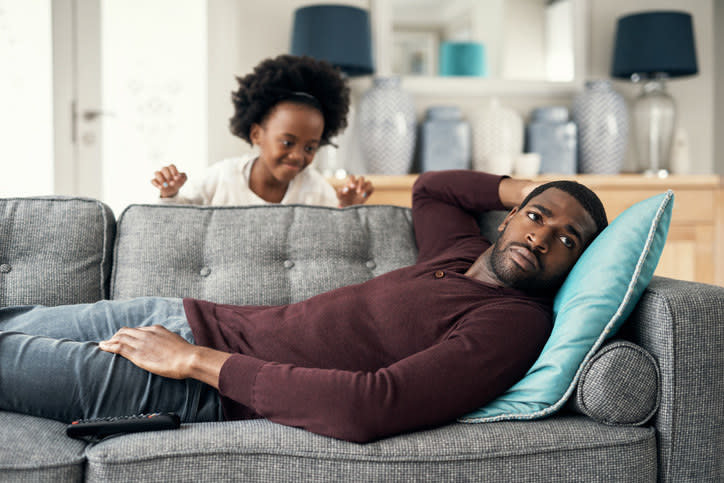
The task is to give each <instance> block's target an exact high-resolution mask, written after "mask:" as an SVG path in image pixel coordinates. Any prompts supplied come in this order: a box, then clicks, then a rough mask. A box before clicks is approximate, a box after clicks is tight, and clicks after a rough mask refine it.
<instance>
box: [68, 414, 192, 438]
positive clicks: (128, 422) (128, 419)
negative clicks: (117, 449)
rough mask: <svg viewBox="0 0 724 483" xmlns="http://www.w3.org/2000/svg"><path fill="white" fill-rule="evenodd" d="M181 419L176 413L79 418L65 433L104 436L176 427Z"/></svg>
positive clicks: (74, 436) (86, 436) (81, 436)
mask: <svg viewBox="0 0 724 483" xmlns="http://www.w3.org/2000/svg"><path fill="white" fill-rule="evenodd" d="M180 425H181V419H180V418H179V417H178V415H176V414H174V413H152V414H134V415H131V416H117V417H108V418H96V419H79V420H77V421H73V422H72V423H70V424H69V425H68V426H67V427H66V429H65V434H67V435H68V436H70V437H71V438H104V437H106V436H110V435H112V434H118V433H133V432H136V431H157V430H160V429H176V428H178V427H179V426H180Z"/></svg>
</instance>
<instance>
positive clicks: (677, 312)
mask: <svg viewBox="0 0 724 483" xmlns="http://www.w3.org/2000/svg"><path fill="white" fill-rule="evenodd" d="M621 335H622V336H624V337H625V338H628V339H630V340H631V341H633V342H635V343H637V344H639V345H640V346H642V347H644V348H645V349H647V350H648V351H649V352H650V353H651V354H652V355H653V356H654V357H655V358H656V360H657V362H658V364H659V368H660V371H661V400H660V407H659V411H658V413H657V415H656V417H655V420H654V425H655V426H656V430H657V433H658V446H659V479H660V481H724V463H722V458H721V455H722V454H724V398H723V396H724V287H719V286H714V285H706V284H701V283H695V282H686V281H682V280H674V279H669V278H663V277H654V278H653V280H652V281H651V283H650V284H649V287H648V288H647V289H646V291H645V292H644V294H643V296H642V298H641V300H640V301H639V303H638V305H637V307H636V309H635V310H634V312H633V314H632V315H631V317H630V319H629V321H628V322H627V323H626V324H624V327H623V329H622V333H621Z"/></svg>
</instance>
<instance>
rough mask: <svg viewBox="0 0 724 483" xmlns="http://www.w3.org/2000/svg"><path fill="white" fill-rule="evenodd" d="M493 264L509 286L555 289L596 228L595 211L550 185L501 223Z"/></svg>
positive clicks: (491, 257) (501, 279)
mask: <svg viewBox="0 0 724 483" xmlns="http://www.w3.org/2000/svg"><path fill="white" fill-rule="evenodd" d="M498 231H500V232H501V234H500V238H498V240H497V242H496V243H495V245H494V246H493V248H492V253H491V256H490V259H489V264H490V268H491V270H492V272H493V273H494V274H495V276H496V277H497V278H498V279H499V280H500V281H501V282H502V283H503V285H505V286H509V287H513V288H517V289H520V290H524V291H527V292H530V293H550V292H552V291H554V290H556V289H557V288H558V287H559V286H560V285H561V284H562V283H563V281H564V280H565V278H566V276H567V275H568V272H569V271H570V270H571V268H573V265H574V264H575V263H576V260H578V258H579V257H580V256H581V254H582V253H583V250H584V248H585V247H586V246H587V245H588V243H589V242H590V241H591V239H592V238H593V234H594V233H595V232H596V224H595V222H594V221H593V218H592V217H591V215H590V214H589V213H588V212H587V211H586V210H585V209H584V208H583V207H582V206H581V205H580V204H579V203H578V201H577V200H576V199H575V198H574V197H573V196H571V195H569V194H568V193H566V192H565V191H562V190H559V189H557V188H549V189H547V190H545V191H543V192H542V193H541V194H539V195H538V196H536V197H534V198H532V199H531V200H530V201H529V202H528V204H526V205H525V206H524V207H522V208H520V209H519V208H514V209H513V210H512V211H511V212H510V213H509V214H508V216H507V217H506V218H505V220H504V221H503V223H502V224H501V225H500V227H498Z"/></svg>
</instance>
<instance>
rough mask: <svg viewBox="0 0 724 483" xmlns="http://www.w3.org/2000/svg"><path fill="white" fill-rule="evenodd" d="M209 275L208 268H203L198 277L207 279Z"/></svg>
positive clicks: (209, 270)
mask: <svg viewBox="0 0 724 483" xmlns="http://www.w3.org/2000/svg"><path fill="white" fill-rule="evenodd" d="M210 274H211V269H210V268H209V267H204V268H202V269H201V270H200V271H199V275H201V276H202V277H208V276H209V275H210Z"/></svg>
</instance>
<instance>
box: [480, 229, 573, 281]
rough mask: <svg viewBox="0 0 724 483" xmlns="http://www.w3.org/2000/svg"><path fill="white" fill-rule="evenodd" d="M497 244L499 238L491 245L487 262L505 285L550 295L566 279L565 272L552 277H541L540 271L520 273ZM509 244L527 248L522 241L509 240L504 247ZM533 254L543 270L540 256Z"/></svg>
mask: <svg viewBox="0 0 724 483" xmlns="http://www.w3.org/2000/svg"><path fill="white" fill-rule="evenodd" d="M503 233H505V232H503ZM501 235H502V234H501ZM499 244H500V240H498V241H497V242H496V243H495V245H493V251H492V252H491V254H490V258H489V262H488V263H489V266H490V269H491V271H492V272H493V273H494V274H495V276H496V277H497V278H498V280H500V281H501V282H503V284H505V285H506V286H508V287H511V288H515V289H518V290H521V291H523V292H526V293H530V294H542V295H550V294H552V293H554V292H555V291H556V290H558V288H559V287H560V286H561V284H562V283H563V281H564V280H565V279H566V274H563V275H557V276H554V277H552V278H543V277H541V275H540V273H534V274H530V275H527V274H523V273H521V271H520V268H519V267H518V266H517V265H515V264H514V263H513V262H512V261H511V260H510V258H509V257H508V256H507V255H506V254H505V253H504V252H505V249H502V250H501V249H500V246H499ZM511 245H518V246H525V247H526V248H528V247H527V246H526V245H524V244H522V243H514V242H511V243H509V244H508V245H507V246H506V249H507V248H509V247H510V246H511ZM533 255H534V256H535V257H536V259H537V260H538V266H539V267H540V271H543V264H542V262H541V260H540V257H539V256H538V254H537V253H536V252H535V251H533Z"/></svg>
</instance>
